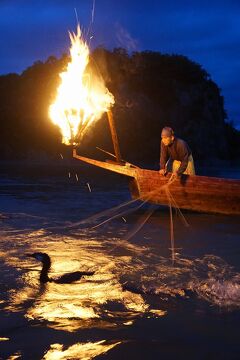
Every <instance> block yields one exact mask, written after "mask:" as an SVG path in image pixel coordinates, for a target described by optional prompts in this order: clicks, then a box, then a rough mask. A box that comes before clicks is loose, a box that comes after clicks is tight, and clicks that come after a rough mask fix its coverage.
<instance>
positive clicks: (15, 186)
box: [0, 166, 240, 359]
mask: <svg viewBox="0 0 240 360" xmlns="http://www.w3.org/2000/svg"><path fill="white" fill-rule="evenodd" d="M76 174H77V176H76ZM77 180H78V181H77ZM0 187H1V192H0V196H1V197H0V200H1V210H0V213H1V214H2V215H1V217H0V223H1V228H0V256H1V257H0V270H1V278H0V290H1V291H0V309H1V315H0V358H3V359H94V358H97V359H103V358H104V359H120V358H121V359H122V358H125V359H135V358H138V359H158V358H164V359H172V358H175V357H177V358H184V359H185V358H194V359H198V358H199V359H203V358H204V359H208V358H211V359H213V358H217V359H226V358H227V359H237V358H238V355H239V350H240V349H239V340H240V339H239V320H240V316H239V309H240V272H239V271H240V266H239V264H240V263H239V241H240V239H239V233H240V224H239V217H228V216H221V215H208V214H196V213H190V212H185V213H184V216H185V217H186V219H187V221H188V223H189V227H185V226H184V225H183V223H182V222H181V219H180V218H179V217H178V216H177V215H174V234H175V247H176V249H175V252H176V254H177V255H176V261H175V262H174V263H172V260H171V251H170V249H169V248H170V234H169V214H168V209H164V208H156V209H155V211H154V213H153V214H152V216H151V217H150V218H149V220H148V221H147V223H146V224H145V225H144V226H143V228H141V229H140V230H139V231H138V232H137V233H136V234H135V235H134V236H132V235H133V234H134V233H135V230H137V229H139V223H141V222H142V221H144V219H145V218H146V214H147V211H148V205H146V206H145V207H144V208H141V209H136V210H135V211H134V209H135V207H137V205H138V204H136V203H134V204H131V205H130V206H128V207H126V208H125V207H123V208H121V212H122V211H123V210H126V214H124V215H122V216H120V217H118V218H117V217H116V218H114V219H113V220H112V221H110V222H108V223H106V224H104V225H103V226H101V227H94V226H96V225H97V224H99V223H101V222H103V221H104V220H106V219H108V218H109V217H110V216H111V215H114V214H117V213H118V212H120V210H115V212H113V211H110V212H109V213H105V214H103V213H102V212H103V211H104V210H106V209H110V208H112V207H114V206H116V205H119V204H121V203H123V202H125V201H128V200H129V199H130V195H129V192H128V188H127V183H126V181H125V179H122V178H121V177H118V176H115V175H114V176H113V175H112V174H106V173H105V172H102V171H98V170H96V171H94V172H93V171H92V170H91V169H89V168H85V167H72V166H71V167H69V168H68V167H67V166H64V167H61V168H60V169H59V168H57V167H56V168H51V169H50V168H40V167H38V166H35V167H33V166H31V167H28V168H27V167H25V168H23V169H19V168H17V169H15V168H9V167H5V168H3V169H2V177H1V180H0ZM129 210H132V211H129ZM96 213H98V214H99V216H95V217H94V216H92V215H93V214H96ZM86 219H88V221H86ZM130 235H131V236H130ZM127 239H128V240H127ZM34 252H46V253H48V254H49V256H50V257H51V260H52V266H51V270H50V276H51V277H52V278H57V277H58V276H60V275H62V274H64V273H71V272H74V271H79V270H82V271H94V272H95V273H94V275H92V276H90V277H83V278H82V279H80V280H78V281H76V282H74V283H71V284H58V283H54V282H48V283H46V284H40V282H39V274H40V270H41V263H39V262H38V261H37V260H35V259H34V258H29V257H27V256H26V254H29V253H34Z"/></svg>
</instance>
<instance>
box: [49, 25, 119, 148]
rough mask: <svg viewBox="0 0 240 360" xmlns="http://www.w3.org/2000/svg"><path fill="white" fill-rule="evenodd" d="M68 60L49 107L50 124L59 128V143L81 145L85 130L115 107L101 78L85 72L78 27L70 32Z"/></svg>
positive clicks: (86, 51) (85, 47)
mask: <svg viewBox="0 0 240 360" xmlns="http://www.w3.org/2000/svg"><path fill="white" fill-rule="evenodd" d="M69 36H70V40H71V49H70V54H71V61H70V62H69V63H68V65H67V69H66V71H64V72H62V73H61V74H60V77H61V79H62V81H61V84H60V86H59V88H58V90H57V96H56V100H55V102H54V103H53V104H52V105H51V106H50V108H49V116H50V118H51V120H52V122H53V123H54V124H56V125H58V126H59V128H60V130H61V133H62V142H63V143H65V144H66V145H69V144H76V143H77V142H80V141H81V139H82V137H83V136H84V134H85V133H86V130H87V129H88V128H89V127H90V126H91V125H92V124H93V123H94V122H95V121H97V120H99V119H100V118H101V116H102V114H103V113H104V112H106V111H108V110H109V109H110V107H111V106H112V105H113V104H114V97H113V95H112V94H111V93H110V92H109V91H108V89H107V88H106V87H105V85H104V82H103V80H102V79H101V78H99V77H96V76H93V74H90V72H89V71H88V72H87V70H86V69H87V65H88V63H89V48H88V45H87V43H86V42H84V41H83V39H82V33H81V29H80V26H78V27H77V33H76V34H75V33H74V32H73V33H70V32H69Z"/></svg>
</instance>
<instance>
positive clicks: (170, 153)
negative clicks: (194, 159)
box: [160, 137, 192, 175]
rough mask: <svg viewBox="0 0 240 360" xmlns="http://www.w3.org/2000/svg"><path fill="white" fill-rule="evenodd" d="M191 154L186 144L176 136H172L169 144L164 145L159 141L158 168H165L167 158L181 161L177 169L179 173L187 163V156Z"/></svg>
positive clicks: (184, 168)
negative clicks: (172, 138)
mask: <svg viewBox="0 0 240 360" xmlns="http://www.w3.org/2000/svg"><path fill="white" fill-rule="evenodd" d="M191 154H192V152H191V150H190V148H189V146H188V144H187V143H186V142H185V141H184V140H182V139H178V138H176V137H175V138H174V140H173V143H172V144H171V145H168V146H165V145H164V144H163V142H162V141H161V151H160V169H165V166H166V163H167V161H168V159H169V158H170V159H171V160H178V161H181V165H180V167H179V169H178V171H177V173H178V174H179V175H180V174H182V173H183V172H184V171H185V170H186V168H187V165H188V158H189V156H190V155H191Z"/></svg>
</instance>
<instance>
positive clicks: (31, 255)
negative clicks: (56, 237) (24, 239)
mask: <svg viewBox="0 0 240 360" xmlns="http://www.w3.org/2000/svg"><path fill="white" fill-rule="evenodd" d="M25 255H26V256H28V257H34V256H33V254H25Z"/></svg>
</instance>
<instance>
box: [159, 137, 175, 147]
mask: <svg viewBox="0 0 240 360" xmlns="http://www.w3.org/2000/svg"><path fill="white" fill-rule="evenodd" d="M161 137H162V142H163V144H164V145H165V146H168V145H171V144H172V143H173V140H174V136H165V135H162V136H161Z"/></svg>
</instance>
